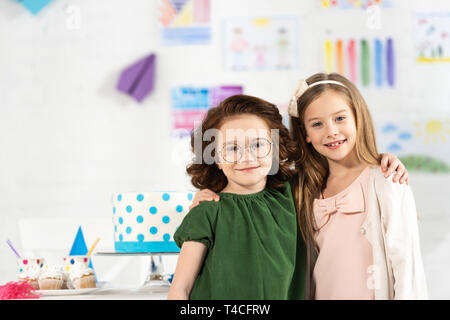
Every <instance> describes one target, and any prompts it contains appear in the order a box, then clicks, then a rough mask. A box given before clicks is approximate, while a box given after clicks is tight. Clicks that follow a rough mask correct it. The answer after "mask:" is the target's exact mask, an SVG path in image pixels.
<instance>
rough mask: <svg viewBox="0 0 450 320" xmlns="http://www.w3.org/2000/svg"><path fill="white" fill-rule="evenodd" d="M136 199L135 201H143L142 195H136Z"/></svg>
mask: <svg viewBox="0 0 450 320" xmlns="http://www.w3.org/2000/svg"><path fill="white" fill-rule="evenodd" d="M136 199H137V201H142V200H144V196H143V195H142V194H138V195H137V197H136Z"/></svg>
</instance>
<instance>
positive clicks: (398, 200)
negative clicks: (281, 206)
mask: <svg viewBox="0 0 450 320" xmlns="http://www.w3.org/2000/svg"><path fill="white" fill-rule="evenodd" d="M393 175H394V174H392V175H391V176H390V177H388V178H384V174H383V173H382V172H381V170H380V167H373V168H370V180H369V188H368V195H367V217H366V219H365V220H364V222H363V224H362V227H361V233H362V234H364V235H365V237H366V238H367V240H368V241H369V242H370V244H371V245H372V253H373V265H372V266H371V267H370V268H369V270H368V274H369V275H370V276H369V279H368V281H367V285H368V286H369V287H370V288H373V289H374V292H375V299H376V300H386V299H427V298H428V293H427V286H426V282H425V273H424V269H423V263H422V256H421V253H420V241H419V229H418V223H417V221H418V216H417V211H416V206H415V201H414V196H413V194H412V191H411V188H410V187H409V186H407V185H405V184H399V183H394V182H392V177H393ZM316 259H317V253H316V251H315V249H314V248H312V247H309V248H308V259H307V261H308V262H307V263H308V265H307V285H306V298H309V299H314V296H315V285H314V281H313V278H312V271H313V270H314V265H315V261H316ZM330 267H331V266H330Z"/></svg>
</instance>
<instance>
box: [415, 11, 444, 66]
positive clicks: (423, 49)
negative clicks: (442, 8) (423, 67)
mask: <svg viewBox="0 0 450 320" xmlns="http://www.w3.org/2000/svg"><path fill="white" fill-rule="evenodd" d="M414 37H415V51H416V61H417V62H421V63H433V62H450V12H435V13H418V14H416V17H415V32H414Z"/></svg>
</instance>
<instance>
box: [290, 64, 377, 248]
mask: <svg viewBox="0 0 450 320" xmlns="http://www.w3.org/2000/svg"><path fill="white" fill-rule="evenodd" d="M322 80H334V81H338V82H340V83H342V84H343V85H344V86H345V87H344V86H341V85H337V84H333V83H326V84H320V85H316V86H313V87H311V88H309V89H308V90H306V91H305V92H304V93H303V94H302V95H301V96H300V97H299V98H298V100H297V109H298V118H295V117H290V125H291V134H292V137H293V140H294V141H296V142H297V143H298V145H299V149H300V151H299V152H300V156H299V158H298V160H297V161H296V164H295V166H296V168H297V169H298V179H295V180H294V182H293V188H292V189H293V193H294V198H295V203H296V207H297V213H298V220H299V225H300V229H301V231H302V235H303V238H304V240H305V242H307V243H310V244H314V246H315V247H316V249H317V245H316V244H315V241H314V233H315V231H317V226H316V224H315V219H314V213H313V202H314V199H316V198H318V197H319V196H320V193H321V192H322V191H323V189H324V188H325V186H326V182H327V178H328V174H329V168H328V161H327V159H326V157H324V156H323V155H321V154H320V153H319V152H317V151H316V150H315V149H314V147H313V146H312V145H311V144H310V143H307V142H306V136H307V135H306V128H305V125H304V114H305V110H306V108H307V107H308V106H309V105H310V104H311V103H312V102H313V101H314V100H315V99H317V98H318V97H319V96H321V95H322V94H323V93H324V92H326V91H330V90H332V91H334V92H336V93H337V94H339V95H341V97H342V98H344V99H345V100H346V101H347V103H348V105H349V106H350V109H351V110H352V112H353V116H354V118H355V124H356V142H355V151H356V156H357V158H358V160H359V161H361V162H363V163H366V164H368V165H379V163H380V158H381V157H380V155H379V153H378V149H377V145H376V140H375V133H374V126H373V122H372V117H371V115H370V112H369V109H368V108H367V104H366V102H365V101H364V98H363V97H362V95H361V93H360V92H359V90H358V89H357V88H356V86H355V85H354V84H353V83H352V82H351V81H350V80H348V79H346V78H345V77H343V76H341V75H340V74H337V73H330V74H326V73H317V74H314V75H312V76H311V77H309V78H308V79H306V82H307V83H308V85H311V84H312V83H315V82H317V81H322Z"/></svg>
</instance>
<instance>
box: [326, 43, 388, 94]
mask: <svg viewBox="0 0 450 320" xmlns="http://www.w3.org/2000/svg"><path fill="white" fill-rule="evenodd" d="M358 53H359V56H358ZM324 60H325V61H324V62H325V70H326V72H327V73H330V72H337V73H340V74H342V75H344V76H346V77H347V78H349V79H350V80H351V81H352V82H353V83H355V84H361V85H362V86H363V87H368V86H370V85H371V84H372V83H373V84H374V85H375V87H376V88H382V87H386V86H388V87H393V86H394V84H395V53H394V42H393V40H392V38H387V39H385V40H382V39H379V38H375V39H371V40H368V39H359V40H358V39H348V40H342V39H337V40H335V41H333V40H330V39H326V40H325V42H324Z"/></svg>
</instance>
